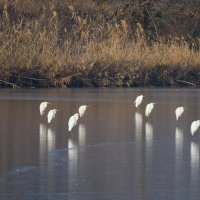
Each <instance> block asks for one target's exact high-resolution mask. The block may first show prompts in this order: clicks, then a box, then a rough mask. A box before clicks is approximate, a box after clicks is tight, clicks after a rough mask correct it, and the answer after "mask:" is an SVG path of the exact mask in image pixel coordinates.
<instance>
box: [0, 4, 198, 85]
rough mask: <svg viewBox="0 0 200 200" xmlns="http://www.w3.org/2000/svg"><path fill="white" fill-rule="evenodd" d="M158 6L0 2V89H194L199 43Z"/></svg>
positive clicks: (162, 6)
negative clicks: (170, 19)
mask: <svg viewBox="0 0 200 200" xmlns="http://www.w3.org/2000/svg"><path fill="white" fill-rule="evenodd" d="M166 2H167V1H166ZM169 5H170V4H169ZM169 5H168V6H169ZM159 6H161V7H158V5H149V4H148V5H143V4H141V5H140V4H139V3H138V4H136V1H135V2H134V4H131V3H130V4H121V3H116V2H113V1H109V3H105V2H104V4H101V3H100V2H98V1H89V0H87V1H85V2H84V3H83V4H82V5H81V6H80V5H79V4H78V1H73V2H70V1H65V2H64V1H63V2H62V1H58V2H57V1H48V2H46V1H40V3H39V2H37V1H35V2H34V1H26V3H24V2H23V1H13V2H12V1H10V2H9V3H8V2H6V1H5V2H3V3H1V4H0V13H1V18H2V21H1V26H0V27H1V32H0V70H1V74H0V87H16V88H17V87H20V88H29V87H138V86H145V87H148V86H159V87H161V86H165V87H171V86H193V87H199V86H200V52H199V41H200V40H199V38H198V37H191V36H190V35H191V33H189V32H185V31H186V30H184V28H182V30H181V31H180V30H178V29H176V30H175V28H176V26H178V25H177V24H176V25H175V26H171V27H169V25H172V24H170V21H169V20H168V15H169V16H171V15H172V12H169V11H172V9H174V6H173V5H171V7H169V9H168V10H169V11H168V12H169V13H161V10H162V9H163V8H164V6H165V4H159ZM30 8H31V9H30ZM170 8H171V10H170ZM187 9H188V7H187ZM191 9H192V8H191ZM145 11H146V16H145ZM147 11H148V12H147ZM177 13H178V12H176V15H177ZM158 14H159V15H158ZM164 14H165V15H164ZM167 14H168V15H167ZM132 15H134V16H132ZM180 15H181V13H180ZM172 17H173V16H172ZM141 18H142V19H141ZM146 18H147V19H148V20H149V21H148V20H147V19H146ZM174 18H175V17H174ZM144 19H146V21H145V22H144ZM176 20H177V17H176ZM190 20H191V19H190V18H189V17H188V18H187V20H185V22H184V23H186V22H187V24H188V27H189V25H190V26H191V21H190ZM193 21H195V20H194V19H193ZM161 22H162V23H161ZM147 25H148V26H147ZM196 26H197V23H196ZM184 27H185V26H184ZM171 29H173V30H172V32H169V31H171ZM193 29H194V27H193ZM191 30H192V29H190V31H191ZM178 31H180V32H178ZM195 31H196V29H194V30H193V32H195ZM183 32H184V34H183ZM196 32H198V31H196ZM188 35H189V36H190V37H189V36H188ZM197 35H198V34H197ZM186 36H187V37H186ZM188 38H189V39H188Z"/></svg>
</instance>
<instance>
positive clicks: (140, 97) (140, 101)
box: [134, 95, 144, 108]
mask: <svg viewBox="0 0 200 200" xmlns="http://www.w3.org/2000/svg"><path fill="white" fill-rule="evenodd" d="M143 98H144V95H140V96H138V97H137V98H136V99H135V102H134V104H135V107H136V108H137V107H138V106H139V105H140V104H141V103H142V101H143Z"/></svg>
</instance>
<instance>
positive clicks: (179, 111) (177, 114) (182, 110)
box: [175, 107, 184, 121]
mask: <svg viewBox="0 0 200 200" xmlns="http://www.w3.org/2000/svg"><path fill="white" fill-rule="evenodd" d="M183 112H184V107H178V108H177V109H176V110H175V115H176V120H177V121H178V118H179V117H180V116H181V115H182V114H183Z"/></svg>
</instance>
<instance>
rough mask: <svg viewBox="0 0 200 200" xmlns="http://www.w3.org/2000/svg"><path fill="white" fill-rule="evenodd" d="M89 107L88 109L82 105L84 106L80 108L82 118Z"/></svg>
mask: <svg viewBox="0 0 200 200" xmlns="http://www.w3.org/2000/svg"><path fill="white" fill-rule="evenodd" d="M87 107H88V106H87V105H82V106H80V107H79V109H78V112H79V115H80V117H83V115H84V114H85V111H86V109H87Z"/></svg>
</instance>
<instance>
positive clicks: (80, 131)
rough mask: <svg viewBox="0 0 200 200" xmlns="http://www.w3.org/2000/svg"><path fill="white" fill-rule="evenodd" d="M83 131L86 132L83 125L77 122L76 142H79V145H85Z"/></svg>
mask: <svg viewBox="0 0 200 200" xmlns="http://www.w3.org/2000/svg"><path fill="white" fill-rule="evenodd" d="M85 133H86V129H85V125H83V124H79V127H78V143H79V145H85Z"/></svg>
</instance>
